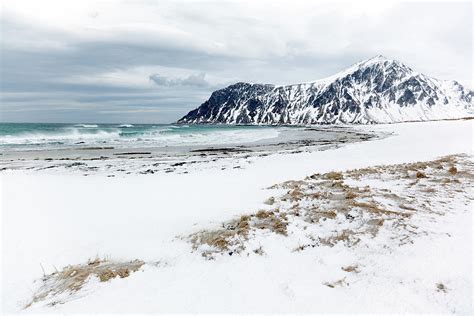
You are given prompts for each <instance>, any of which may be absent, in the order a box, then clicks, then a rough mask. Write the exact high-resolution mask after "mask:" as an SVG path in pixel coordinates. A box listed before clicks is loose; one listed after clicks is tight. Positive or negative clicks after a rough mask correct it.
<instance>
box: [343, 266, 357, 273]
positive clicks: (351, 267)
mask: <svg viewBox="0 0 474 316" xmlns="http://www.w3.org/2000/svg"><path fill="white" fill-rule="evenodd" d="M341 270H343V271H346V272H354V273H359V272H360V270H359V266H358V265H352V266H347V267H341Z"/></svg>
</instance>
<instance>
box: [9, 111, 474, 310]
mask: <svg viewBox="0 0 474 316" xmlns="http://www.w3.org/2000/svg"><path fill="white" fill-rule="evenodd" d="M354 129H355V130H356V131H358V132H360V133H362V134H374V133H375V134H377V135H384V137H380V138H374V139H371V140H365V141H357V142H347V143H343V144H338V145H337V146H334V147H331V148H326V150H305V151H302V152H293V153H291V154H288V153H279V152H274V153H272V154H269V155H256V156H254V157H252V161H251V163H247V164H242V165H241V167H239V168H231V167H228V168H221V166H220V165H219V164H221V163H222V160H219V159H218V160H216V161H212V160H210V161H209V162H208V164H209V165H210V166H212V164H216V167H215V168H194V169H193V168H191V169H189V170H187V172H186V173H183V172H170V173H166V172H157V173H155V174H140V173H132V174H124V173H119V172H117V173H115V174H114V177H108V175H110V173H100V172H98V173H90V174H89V176H87V177H84V176H83V174H81V173H74V172H67V171H62V172H57V173H48V172H44V171H31V170H30V171H28V170H5V171H2V173H0V179H1V186H2V188H1V190H2V191H1V192H2V194H1V206H2V231H3V233H2V269H3V271H2V272H3V273H2V276H3V279H2V289H3V293H2V302H3V303H2V309H3V312H9V313H16V312H54V313H62V312H73V311H74V312H296V313H303V312H415V313H421V312H431V313H460V314H469V313H471V312H472V310H473V309H472V308H473V307H472V301H473V292H472V286H473V280H472V267H473V265H472V249H473V245H472V232H473V221H472V220H473V218H472V199H473V191H472V154H473V152H472V150H473V149H472V141H473V139H472V137H473V136H472V135H473V134H472V132H473V121H472V120H456V121H437V122H417V123H400V124H388V125H366V126H356V127H354ZM387 135H389V136H387ZM452 155H455V156H452ZM230 156H231V157H232V154H231V155H230ZM446 156H451V158H444V160H440V161H437V162H436V164H437V166H438V167H439V168H438V169H436V168H434V167H433V168H432V167H430V166H429V165H428V167H426V166H424V168H423V169H420V170H419V172H422V176H421V175H419V174H418V173H417V172H416V171H418V170H415V171H413V172H415V173H413V172H412V170H411V169H410V168H418V167H417V166H419V165H410V166H407V167H406V168H405V166H401V167H399V166H398V167H378V168H379V169H378V172H380V176H377V172H373V170H372V171H370V170H369V169H368V170H369V171H367V170H366V171H363V172H366V173H363V174H362V176H357V177H355V176H354V172H352V173H351V172H350V171H349V170H354V169H360V168H367V167H371V168H372V167H374V166H388V165H396V164H406V163H415V162H429V161H436V160H439V159H440V158H443V157H446ZM230 159H232V158H230ZM433 164H434V163H433ZM454 165H455V166H456V172H452V174H451V175H450V174H449V173H448V172H447V170H448V169H449V168H450V167H454ZM390 168H392V169H390ZM403 168H405V169H406V170H405V169H403ZM402 169H403V170H402ZM407 170H409V172H408V171H407ZM440 170H444V171H440ZM450 170H451V169H450ZM453 170H454V169H453ZM332 171H336V172H340V173H341V174H343V177H344V178H343V179H346V180H347V183H344V185H352V186H355V185H356V183H355V182H356V181H359V182H360V183H357V186H358V188H359V187H360V188H362V187H364V186H369V187H370V188H371V189H372V190H373V191H374V192H379V191H377V190H382V189H381V187H380V186H381V184H380V183H381V182H384V181H385V182H386V184H387V186H388V189H391V190H392V191H393V192H397V190H400V192H399V195H400V196H402V197H403V198H408V196H407V197H405V196H404V194H406V195H410V194H414V195H416V196H415V200H416V198H417V197H420V198H421V197H423V198H427V199H431V200H432V205H431V204H430V205H428V204H425V205H421V204H420V205H418V204H416V203H414V204H412V205H410V206H406V207H407V209H406V210H405V211H406V212H408V213H410V218H409V219H406V220H405V219H403V222H400V223H402V224H403V225H405V226H407V225H408V226H409V225H413V226H416V229H415V230H416V232H417V233H416V234H415V233H413V234H409V237H407V238H409V242H399V241H400V240H402V238H399V237H400V236H401V235H400V236H399V235H393V236H392V235H390V234H395V233H396V234H399V233H400V234H401V233H402V232H403V233H406V229H405V228H400V230H399V231H398V230H397V231H390V229H389V228H390V227H392V226H390V225H392V224H391V223H395V222H396V219H395V218H393V217H390V216H392V215H391V214H388V215H387V214H383V216H385V215H386V216H387V218H385V222H383V220H382V222H379V226H380V228H377V229H378V232H379V233H378V234H377V235H376V234H372V235H363V236H362V237H360V238H358V239H359V241H360V242H359V241H358V242H357V243H353V244H351V243H350V241H351V240H352V239H351V238H352V237H351V238H347V240H341V242H338V241H337V240H336V241H331V242H326V243H322V242H321V240H323V239H322V237H324V236H326V235H324V236H323V234H324V233H327V231H326V232H325V231H318V229H320V228H321V229H322V228H324V229H327V230H331V229H334V230H341V231H342V230H344V229H346V231H347V230H348V229H352V228H351V227H352V226H351V225H353V224H351V221H353V222H354V223H355V222H357V220H358V218H357V216H356V215H354V216H353V215H350V216H349V217H348V216H346V217H343V216H342V215H341V214H342V213H341V214H337V213H335V214H334V215H333V216H332V215H331V217H328V220H326V219H323V220H319V221H316V222H315V223H314V225H319V226H312V225H311V224H308V225H307V228H303V227H304V225H306V224H304V225H303V224H301V223H302V222H301V220H300V219H297V218H296V217H295V216H293V215H288V216H289V217H288V216H287V215H285V219H284V220H283V217H279V219H281V220H282V221H283V222H284V223H285V230H284V233H278V231H275V230H273V229H272V228H275V226H271V227H267V228H265V229H257V228H256V229H255V230H254V229H253V228H254V225H257V224H255V223H257V222H256V221H257V217H258V216H257V217H251V218H252V219H245V221H246V225H247V226H246V227H247V228H248V230H249V232H246V234H245V240H244V241H242V244H239V246H242V247H241V248H240V249H234V248H232V247H231V246H229V247H227V246H226V245H224V246H225V247H224V246H222V247H220V246H219V245H217V247H216V245H211V244H206V245H204V244H199V242H198V244H196V240H201V241H202V240H203V239H202V235H201V236H198V237H199V238H201V239H199V238H197V239H196V238H194V244H193V241H192V240H193V238H192V237H190V236H194V237H196V236H197V235H196V233H199V232H203V231H204V232H205V231H214V230H215V229H216V228H219V227H222V223H227V222H229V221H231V220H233V219H239V218H242V217H241V216H243V215H248V214H257V215H258V211H259V210H265V211H266V212H271V211H272V205H271V204H273V203H268V201H269V199H270V198H273V199H275V198H276V200H277V204H278V203H280V204H278V205H279V206H280V211H281V212H283V211H284V210H285V207H286V206H285V205H286V204H285V202H283V201H285V199H284V198H283V197H282V196H284V194H285V192H286V189H287V188H286V187H285V186H280V187H279V186H277V187H275V188H274V189H269V188H270V187H272V186H274V185H278V184H281V183H284V182H285V181H289V180H295V181H298V180H303V179H305V178H306V177H309V176H312V175H314V174H320V175H321V176H315V177H313V178H311V179H314V181H320V179H325V178H324V177H327V173H329V172H332ZM361 172H362V171H361ZM397 172H405V173H406V174H407V175H408V177H412V178H409V179H408V178H407V180H406V181H408V180H410V181H411V182H413V181H415V182H416V184H415V185H414V186H413V185H412V184H411V185H412V186H411V187H410V190H414V191H413V192H412V193H410V192H409V190H408V189H403V188H402V189H400V188H398V189H397V186H398V185H400V184H401V183H402V181H397V179H396V177H395V176H396V175H397ZM373 174H375V176H374V175H373ZM385 174H386V175H387V177H386V178H384V177H383V175H385ZM389 175H390V176H389ZM318 177H319V178H318ZM340 177H342V175H341V176H340ZM351 177H352V178H351ZM442 177H458V178H456V179H457V180H456V181H451V182H450V184H449V185H442V184H439V183H434V182H426V183H424V182H423V181H430V179H435V178H436V179H438V178H439V179H444V178H442ZM306 179H310V178H306ZM311 179H310V180H311ZM384 179H385V180H384ZM449 179H451V180H452V178H449ZM336 180H337V179H336ZM308 181H309V180H308ZM311 181H313V180H311ZM321 181H322V180H321ZM440 181H441V180H440ZM411 182H410V183H411ZM315 183H316V184H317V183H319V182H315ZM321 183H323V182H321ZM324 183H326V182H324ZM299 185H301V186H302V187H305V188H306V187H307V186H308V183H302V184H301V183H300V184H299ZM325 185H326V184H325ZM407 185H408V182H407ZM419 185H421V186H428V187H430V186H431V187H432V188H433V190H435V191H432V192H431V193H429V191H423V190H424V189H423V188H421V187H420V188H418V187H417V186H419ZM451 185H452V186H451ZM378 187H380V188H378ZM385 189H386V188H385ZM328 190H329V189H328ZM330 190H333V189H330ZM407 190H408V191H407ZM417 190H418V191H417ZM328 192H329V191H328ZM381 192H382V191H381ZM420 192H425V193H420ZM434 192H436V193H434ZM374 194H375V193H374ZM418 194H421V195H418ZM387 201H388V200H380V201H378V203H380V204H381V205H385V206H387V205H390V201H388V202H387ZM420 201H421V200H420ZM305 203H306V202H305ZM384 203H385V204H384ZM417 203H418V202H417ZM269 204H270V205H269ZM359 204H360V205H361V202H359ZM299 205H300V206H301V208H302V209H304V208H305V204H304V203H303V202H301V203H300V204H299ZM360 205H359V206H360ZM400 205H401V204H400ZM320 207H321V206H320ZM359 208H360V207H359ZM421 209H423V210H426V212H425V211H423V212H422V211H421ZM360 210H362V208H360ZM417 210H418V211H419V212H417ZM362 211H363V210H362ZM362 211H361V212H362ZM435 213H436V214H435ZM261 214H263V213H261ZM288 214H290V213H288ZM292 214H293V213H292ZM361 214H362V213H361ZM400 214H402V213H400ZM372 215H373V214H370V216H372ZM398 215H399V214H398ZM398 215H397V216H398ZM402 215H403V216H405V215H406V214H402ZM252 216H253V215H252ZM255 216H256V215H255ZM275 216H276V215H274V214H273V213H272V215H271V217H272V218H275V220H276V217H275ZM361 216H362V217H361V219H362V218H365V217H364V216H365V215H363V214H362V215H361ZM381 216H382V215H381ZM403 216H401V217H403ZM354 217H355V219H354ZM401 217H400V218H401ZM258 218H260V217H258ZM262 218H263V217H262ZM397 218H398V217H397ZM366 220H367V221H366V222H368V221H370V220H372V221H373V220H375V219H374V218H371V217H368V218H366ZM337 221H341V222H340V223H339V224H340V225H336V226H334V227H333V228H331V226H327V225H330V224H331V223H333V222H334V223H337ZM364 223H365V222H364ZM302 225H303V226H302ZM324 225H326V226H324ZM255 227H257V226H255ZM313 228H314V229H313ZM305 230H308V234H309V232H311V234H313V236H317V235H318V234H321V238H320V240H319V241H320V242H317V243H313V244H311V243H310V242H309V243H308V241H307V237H308V234H306V233H305ZM233 234H234V233H233ZM229 236H230V235H229ZM336 236H340V232H339V233H338V234H336ZM407 236H408V235H407ZM234 237H239V236H238V234H237V235H236V234H234V235H232V236H230V237H229V238H230V239H226V241H230V240H231V239H232V238H234ZM325 238H326V237H325ZM327 240H328V239H326V241H327ZM345 241H347V242H345ZM307 245H311V247H307ZM219 247H220V248H219ZM242 248H243V249H242ZM295 249H299V250H298V251H295ZM209 253H211V255H210V257H209V256H207V254H209ZM96 259H98V260H97V261H96V262H95V261H94V260H96ZM133 260H139V262H140V264H139V267H138V268H137V269H134V270H130V271H127V275H125V276H122V275H120V277H112V278H110V279H107V280H106V281H105V282H101V281H103V280H102V278H101V277H100V278H99V277H97V276H96V275H92V274H91V276H90V277H89V278H87V279H86V280H85V282H84V284H81V286H80V287H79V288H78V289H74V290H70V289H69V290H68V291H56V292H55V291H54V290H51V291H50V288H48V286H52V287H54V282H52V281H54V278H55V275H56V276H57V275H58V272H60V271H63V268H65V267H67V266H68V265H81V264H85V265H87V263H88V262H89V263H92V264H91V266H94V267H95V266H100V265H101V264H103V263H102V262H130V261H133ZM135 270H136V271H135ZM55 273H56V274H55ZM48 280H49V281H48ZM51 280H52V281H51ZM50 281H51V282H50ZM48 282H50V283H48ZM45 285H47V286H45Z"/></svg>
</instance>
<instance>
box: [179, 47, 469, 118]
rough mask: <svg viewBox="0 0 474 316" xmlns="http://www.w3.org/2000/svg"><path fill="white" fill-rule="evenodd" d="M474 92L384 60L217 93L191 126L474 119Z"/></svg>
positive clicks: (194, 115)
mask: <svg viewBox="0 0 474 316" xmlns="http://www.w3.org/2000/svg"><path fill="white" fill-rule="evenodd" d="M473 102H474V92H473V91H471V90H469V89H467V88H465V87H463V86H462V85H461V84H459V83H458V82H456V81H452V80H451V81H444V80H438V79H435V78H430V77H428V76H426V75H424V74H421V73H418V72H415V71H414V70H412V69H411V68H410V67H408V66H406V65H404V64H402V63H401V62H399V61H396V60H393V59H388V58H386V57H384V56H381V55H377V56H375V57H372V58H369V59H366V60H363V61H360V62H358V63H355V64H353V65H352V66H350V67H348V68H347V69H345V70H343V71H340V72H338V73H336V74H334V75H332V76H330V77H327V78H323V79H319V80H315V81H310V82H306V83H297V84H291V85H281V86H276V85H272V84H258V83H257V84H251V83H245V82H238V83H235V84H232V85H230V86H228V87H226V88H223V89H220V90H217V91H214V92H213V93H212V94H211V96H210V98H209V99H208V100H207V101H205V102H204V103H203V104H201V105H200V106H199V107H198V108H196V109H194V110H192V111H190V112H189V113H188V114H187V115H185V116H184V117H182V118H181V119H180V120H178V123H185V124H202V123H207V124H216V123H218V124H219V123H221V124H259V125H276V124H285V125H304V124H341V123H342V124H350V123H353V124H369V123H397V122H404V121H425V120H437V119H453V118H462V117H469V116H472V115H473V114H474V113H473Z"/></svg>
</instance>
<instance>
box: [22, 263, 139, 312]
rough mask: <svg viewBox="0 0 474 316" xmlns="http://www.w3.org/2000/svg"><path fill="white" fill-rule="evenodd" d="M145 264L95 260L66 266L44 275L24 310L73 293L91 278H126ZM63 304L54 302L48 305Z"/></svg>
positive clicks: (103, 280)
mask: <svg viewBox="0 0 474 316" xmlns="http://www.w3.org/2000/svg"><path fill="white" fill-rule="evenodd" d="M144 264H145V263H144V262H143V261H141V260H134V261H130V262H115V261H108V260H100V259H95V260H93V261H89V262H88V263H86V264H79V265H72V266H67V267H65V268H64V269H63V270H61V271H57V272H54V273H51V274H48V275H45V276H44V277H43V278H42V279H41V281H42V283H43V284H42V286H41V287H40V288H39V290H38V291H37V292H36V293H35V295H34V296H33V299H32V300H31V302H30V303H28V304H27V305H26V306H25V308H28V307H30V306H31V305H32V304H34V303H37V302H40V301H43V300H45V299H46V298H49V297H53V298H54V296H56V295H60V294H62V293H69V294H72V293H75V292H77V291H79V290H80V289H82V287H83V286H84V285H85V284H86V283H87V281H88V280H89V279H90V278H91V277H97V278H98V279H99V281H100V282H108V281H110V280H111V279H114V278H116V277H119V278H126V277H128V276H130V274H131V273H132V272H136V271H138V269H140V267H141V266H142V265H144ZM60 303H63V301H60V300H54V299H53V301H52V302H51V303H49V305H56V304H60Z"/></svg>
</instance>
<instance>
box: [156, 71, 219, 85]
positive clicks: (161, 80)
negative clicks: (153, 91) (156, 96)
mask: <svg viewBox="0 0 474 316" xmlns="http://www.w3.org/2000/svg"><path fill="white" fill-rule="evenodd" d="M205 77H206V74H205V73H200V74H197V75H189V76H188V77H186V78H169V77H165V76H162V75H160V74H152V75H150V80H151V81H153V82H154V83H155V84H156V85H158V86H167V87H173V86H191V87H209V86H210V85H211V84H210V83H209V82H208V81H207V80H206V78H205Z"/></svg>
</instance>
